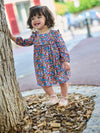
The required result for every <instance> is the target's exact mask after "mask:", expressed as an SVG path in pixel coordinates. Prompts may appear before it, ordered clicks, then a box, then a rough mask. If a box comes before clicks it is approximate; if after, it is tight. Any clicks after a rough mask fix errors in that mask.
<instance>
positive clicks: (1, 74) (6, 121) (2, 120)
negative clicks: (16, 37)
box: [0, 0, 25, 133]
mask: <svg viewBox="0 0 100 133" xmlns="http://www.w3.org/2000/svg"><path fill="white" fill-rule="evenodd" d="M24 110H25V106H24V102H23V98H22V95H21V92H20V89H19V85H18V83H17V80H16V73H15V68H14V60H13V53H12V45H11V41H10V38H9V31H8V26H7V22H6V17H5V9H4V2H3V0H0V133H6V132H8V131H9V130H10V129H11V128H12V127H14V126H15V125H16V124H17V123H18V121H20V120H21V119H22V118H23V112H24Z"/></svg>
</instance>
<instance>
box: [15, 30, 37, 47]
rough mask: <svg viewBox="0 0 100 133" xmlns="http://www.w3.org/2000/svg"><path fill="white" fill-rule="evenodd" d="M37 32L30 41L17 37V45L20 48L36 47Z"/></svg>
mask: <svg viewBox="0 0 100 133" xmlns="http://www.w3.org/2000/svg"><path fill="white" fill-rule="evenodd" d="M35 36H36V34H35V32H33V33H32V35H31V36H30V37H29V38H28V39H23V38H22V37H17V39H16V44H17V45H19V46H31V45H34V39H35Z"/></svg>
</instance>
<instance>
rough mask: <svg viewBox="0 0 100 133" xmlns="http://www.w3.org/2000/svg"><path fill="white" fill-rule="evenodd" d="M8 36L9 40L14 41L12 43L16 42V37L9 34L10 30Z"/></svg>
mask: <svg viewBox="0 0 100 133" xmlns="http://www.w3.org/2000/svg"><path fill="white" fill-rule="evenodd" d="M9 35H10V38H11V39H12V40H13V41H14V42H16V39H17V38H16V37H14V36H13V35H12V34H11V32H10V30H9Z"/></svg>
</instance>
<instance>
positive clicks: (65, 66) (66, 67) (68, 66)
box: [62, 62, 70, 71]
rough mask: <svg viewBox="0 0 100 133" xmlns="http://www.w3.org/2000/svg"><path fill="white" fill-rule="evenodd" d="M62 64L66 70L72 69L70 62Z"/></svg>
mask: <svg viewBox="0 0 100 133" xmlns="http://www.w3.org/2000/svg"><path fill="white" fill-rule="evenodd" d="M62 66H63V68H64V69H65V70H66V71H68V70H70V64H69V63H68V62H64V63H63V65H62Z"/></svg>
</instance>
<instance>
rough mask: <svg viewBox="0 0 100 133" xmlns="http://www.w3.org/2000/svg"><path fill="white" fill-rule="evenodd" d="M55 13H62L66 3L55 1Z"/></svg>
mask: <svg viewBox="0 0 100 133" xmlns="http://www.w3.org/2000/svg"><path fill="white" fill-rule="evenodd" d="M55 8H56V14H59V15H64V14H65V13H66V10H67V3H59V2H55Z"/></svg>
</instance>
